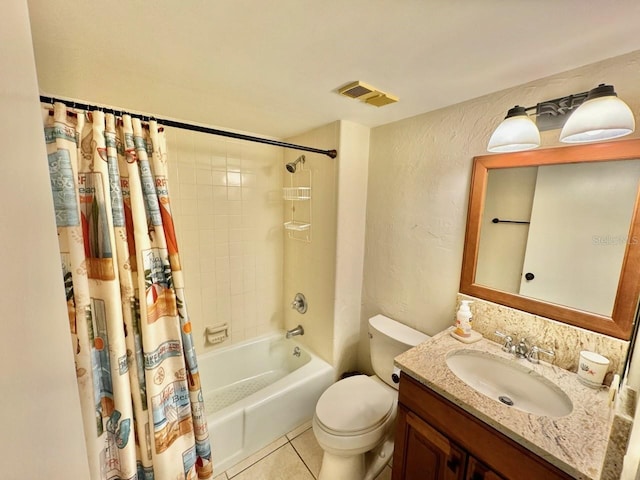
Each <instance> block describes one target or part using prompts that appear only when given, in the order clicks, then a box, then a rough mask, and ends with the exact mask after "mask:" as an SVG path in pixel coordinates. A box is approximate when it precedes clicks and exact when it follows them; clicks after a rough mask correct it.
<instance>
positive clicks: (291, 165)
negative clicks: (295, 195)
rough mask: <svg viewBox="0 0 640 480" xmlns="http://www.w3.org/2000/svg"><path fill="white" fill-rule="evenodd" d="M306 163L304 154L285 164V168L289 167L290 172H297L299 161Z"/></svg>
mask: <svg viewBox="0 0 640 480" xmlns="http://www.w3.org/2000/svg"><path fill="white" fill-rule="evenodd" d="M300 162H302V163H304V155H300V156H299V157H298V158H297V159H296V161H295V162H289V163H287V164H286V165H285V168H286V169H287V172H289V173H295V172H296V165H297V164H298V163H300Z"/></svg>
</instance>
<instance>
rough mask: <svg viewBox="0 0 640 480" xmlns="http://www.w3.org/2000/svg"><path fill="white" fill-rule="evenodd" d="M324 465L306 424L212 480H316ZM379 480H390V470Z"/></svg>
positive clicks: (308, 424)
mask: <svg viewBox="0 0 640 480" xmlns="http://www.w3.org/2000/svg"><path fill="white" fill-rule="evenodd" d="M321 463H322V449H321V448H320V446H319V445H318V442H316V438H315V437H314V435H313V430H311V422H307V423H305V424H303V425H301V426H299V427H298V428H296V429H294V430H292V431H291V432H289V433H287V434H286V435H285V436H283V437H280V438H279V439H277V440H276V441H275V442H273V443H271V444H270V445H267V446H266V447H265V448H263V449H262V450H260V451H259V452H257V453H255V454H253V455H252V456H250V457H249V458H247V459H246V460H243V461H242V462H240V463H238V464H236V465H234V466H233V467H231V468H229V469H228V470H227V471H226V472H223V473H219V474H218V475H217V476H216V477H215V478H214V479H213V480H231V479H233V480H317V478H318V473H319V472H320V465H321ZM376 480H391V468H390V467H389V466H387V467H385V468H384V470H383V471H382V473H381V474H380V475H378V477H377V478H376Z"/></svg>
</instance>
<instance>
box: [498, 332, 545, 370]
mask: <svg viewBox="0 0 640 480" xmlns="http://www.w3.org/2000/svg"><path fill="white" fill-rule="evenodd" d="M495 334H496V335H497V336H498V337H500V338H502V339H503V342H504V343H503V345H502V350H503V351H505V352H509V353H512V354H514V355H515V356H516V357H518V358H526V359H527V360H529V361H530V362H531V363H540V357H539V354H541V353H542V354H544V355H548V356H550V357H553V356H555V353H554V352H553V351H552V350H545V349H544V348H540V347H538V346H537V345H533V346H529V341H528V340H527V339H526V338H521V339H520V340H518V343H517V344H514V343H513V337H512V336H511V335H507V334H505V333H502V332H499V331H497V330H496V332H495Z"/></svg>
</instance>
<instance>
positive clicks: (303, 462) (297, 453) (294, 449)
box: [289, 430, 317, 480]
mask: <svg viewBox="0 0 640 480" xmlns="http://www.w3.org/2000/svg"><path fill="white" fill-rule="evenodd" d="M305 432H306V430H305ZM299 436H300V435H298V437H299ZM298 437H294V438H298ZM289 443H290V444H291V447H292V448H293V451H294V452H296V455H298V458H299V459H300V461H302V464H303V465H304V466H305V467H307V470H308V471H309V473H310V474H311V476H312V477H313V479H314V480H317V478H316V476H315V475H314V474H313V472H312V471H311V469H310V468H309V465H307V462H305V461H304V458H302V455H300V452H298V450H297V449H296V446H295V445H294V444H293V443H292V442H291V440H289Z"/></svg>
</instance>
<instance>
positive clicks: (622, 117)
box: [487, 84, 635, 153]
mask: <svg viewBox="0 0 640 480" xmlns="http://www.w3.org/2000/svg"><path fill="white" fill-rule="evenodd" d="M533 110H535V112H532V114H531V116H535V117H536V122H535V123H534V121H533V120H532V119H531V117H530V116H529V114H527V112H529V111H533ZM560 127H562V132H561V133H560V141H561V142H564V143H586V142H595V141H600V140H609V139H612V138H618V137H622V136H624V135H628V134H630V133H632V132H633V131H634V130H635V120H634V117H633V112H631V109H630V108H629V107H628V106H627V104H626V103H624V102H623V101H622V100H620V99H619V98H618V96H617V95H616V92H615V91H614V89H613V86H611V85H605V84H600V85H599V86H598V87H596V88H594V89H592V90H590V91H589V92H582V93H574V94H572V95H569V96H566V97H562V98H557V99H554V100H546V101H544V102H541V103H538V104H537V105H535V106H533V107H521V106H519V105H516V106H515V107H513V108H512V109H510V110H509V112H508V113H507V116H506V117H505V119H504V120H503V121H502V123H501V124H500V125H498V128H496V130H495V131H494V132H493V134H492V135H491V138H490V140H489V145H488V147H487V150H488V151H490V152H496V153H500V152H517V151H521V150H530V149H532V148H537V147H539V146H540V131H541V130H553V129H557V128H560Z"/></svg>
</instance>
